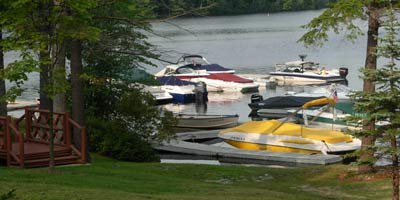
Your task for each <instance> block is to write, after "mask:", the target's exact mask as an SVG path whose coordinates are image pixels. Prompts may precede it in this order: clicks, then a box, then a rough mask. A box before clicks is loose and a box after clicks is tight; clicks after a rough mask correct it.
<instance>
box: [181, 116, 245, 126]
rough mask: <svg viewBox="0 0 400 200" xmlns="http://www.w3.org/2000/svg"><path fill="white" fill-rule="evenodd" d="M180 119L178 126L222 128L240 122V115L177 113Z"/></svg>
mask: <svg viewBox="0 0 400 200" xmlns="http://www.w3.org/2000/svg"><path fill="white" fill-rule="evenodd" d="M174 115H175V117H176V118H177V119H178V124H177V127H179V128H194V129H220V128H229V127H233V126H236V125H237V124H238V119H239V116H238V115H209V114H188V113H175V114H174Z"/></svg>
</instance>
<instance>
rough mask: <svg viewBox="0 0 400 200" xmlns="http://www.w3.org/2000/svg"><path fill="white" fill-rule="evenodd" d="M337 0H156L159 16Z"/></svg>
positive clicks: (293, 7)
mask: <svg viewBox="0 0 400 200" xmlns="http://www.w3.org/2000/svg"><path fill="white" fill-rule="evenodd" d="M336 1H337V0H155V2H156V4H155V5H156V6H155V11H156V14H157V15H158V16H159V17H165V16H172V15H177V14H181V13H184V12H185V11H190V10H191V9H195V8H204V7H208V6H211V5H212V6H211V7H210V8H208V9H200V10H198V11H196V12H194V13H192V14H193V15H199V16H201V15H239V14H250V13H272V12H281V11H300V10H316V9H321V8H326V7H327V6H328V4H329V3H334V2H336Z"/></svg>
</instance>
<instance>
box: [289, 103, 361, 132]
mask: <svg viewBox="0 0 400 200" xmlns="http://www.w3.org/2000/svg"><path fill="white" fill-rule="evenodd" d="M353 106H354V105H353V103H350V102H342V103H335V104H327V105H325V106H323V107H320V108H318V109H308V108H307V107H304V108H303V109H301V110H289V111H288V113H289V116H294V117H295V118H296V120H299V121H302V122H303V124H304V125H306V126H318V127H322V128H327V129H332V130H344V129H359V128H360V127H361V126H362V125H361V124H351V123H349V122H347V121H346V120H345V118H346V117H349V116H351V115H352V114H356V113H355V111H354V110H353Z"/></svg>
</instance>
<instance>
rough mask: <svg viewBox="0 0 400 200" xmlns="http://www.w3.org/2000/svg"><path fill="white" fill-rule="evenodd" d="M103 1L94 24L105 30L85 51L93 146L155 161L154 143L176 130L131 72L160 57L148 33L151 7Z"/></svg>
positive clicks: (110, 153) (125, 156)
mask: <svg viewBox="0 0 400 200" xmlns="http://www.w3.org/2000/svg"><path fill="white" fill-rule="evenodd" d="M101 2H102V3H99V5H100V6H99V7H98V8H97V9H96V10H93V13H92V14H93V18H94V19H95V20H93V21H92V22H91V26H93V27H95V28H97V29H99V30H102V31H101V33H100V34H99V39H98V40H93V41H88V42H86V43H85V45H84V51H83V56H84V63H85V65H86V66H85V68H84V70H85V75H84V76H82V77H85V78H86V81H87V83H86V84H87V85H86V88H87V89H86V107H87V110H88V112H87V117H88V118H89V119H90V120H88V122H87V127H88V130H89V133H90V134H89V139H90V142H91V144H90V145H91V150H93V151H95V152H99V153H101V154H103V155H108V156H111V157H113V158H117V159H121V160H130V161H152V160H154V159H157V158H156V156H155V155H154V152H153V151H152V150H151V143H154V142H155V143H157V142H160V141H161V140H164V139H168V138H170V137H171V136H173V135H174V131H173V130H172V129H171V127H170V124H171V123H174V119H173V117H172V114H170V113H166V114H165V115H163V116H161V112H160V110H158V109H157V108H156V107H154V105H155V100H154V97H153V96H151V95H150V94H149V93H145V92H143V91H142V90H141V89H139V88H137V87H136V85H135V82H137V80H135V79H134V78H133V77H130V76H131V75H132V76H135V75H137V73H140V70H138V69H140V67H141V66H142V65H144V64H146V65H153V64H152V63H151V62H150V59H154V58H157V57H158V55H157V54H155V53H153V52H152V48H153V46H152V45H151V44H150V43H148V42H147V41H146V39H147V37H146V35H145V34H144V32H146V31H151V29H150V28H151V27H150V24H149V22H148V19H151V18H153V15H152V12H151V9H152V7H151V6H149V3H148V1H146V0H143V1H134V2H133V1H112V2H109V1H107V0H104V1H101ZM107 2H108V3H107ZM103 3H104V4H103ZM106 3H107V4H106ZM175 123H176V122H175Z"/></svg>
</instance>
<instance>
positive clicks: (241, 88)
mask: <svg viewBox="0 0 400 200" xmlns="http://www.w3.org/2000/svg"><path fill="white" fill-rule="evenodd" d="M188 80H190V81H194V82H198V81H202V82H204V83H206V85H207V90H208V88H210V89H213V88H218V89H220V90H222V91H224V92H242V93H251V92H257V91H258V88H259V85H258V84H256V83H254V81H253V80H250V79H245V78H242V77H239V76H236V75H235V74H231V73H214V74H210V75H209V76H207V77H202V78H191V79H188Z"/></svg>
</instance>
